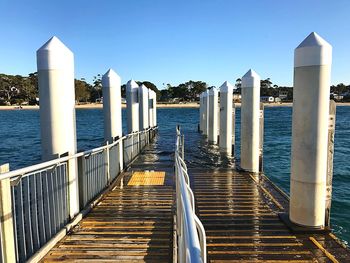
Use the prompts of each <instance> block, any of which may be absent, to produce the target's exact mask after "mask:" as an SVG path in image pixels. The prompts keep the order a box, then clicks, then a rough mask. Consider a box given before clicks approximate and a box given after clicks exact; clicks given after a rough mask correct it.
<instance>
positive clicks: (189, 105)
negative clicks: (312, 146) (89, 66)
mask: <svg viewBox="0 0 350 263" xmlns="http://www.w3.org/2000/svg"><path fill="white" fill-rule="evenodd" d="M264 105H265V107H292V106H293V103H292V102H286V103H264ZM235 106H236V108H240V107H241V103H235ZM337 106H350V102H340V103H337ZM125 107H126V104H122V108H125ZM75 108H76V109H102V108H103V104H96V103H90V104H78V105H75ZM157 108H159V109H164V108H168V109H171V108H174V109H176V108H199V103H181V104H179V103H177V104H173V103H158V104H157ZM0 110H39V106H22V108H19V106H15V105H12V106H0Z"/></svg>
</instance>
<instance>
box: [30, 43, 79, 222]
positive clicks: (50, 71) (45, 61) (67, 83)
mask: <svg viewBox="0 0 350 263" xmlns="http://www.w3.org/2000/svg"><path fill="white" fill-rule="evenodd" d="M37 67H38V86H39V98H40V127H41V146H42V147H41V148H42V159H43V160H45V161H46V160H52V159H55V158H57V157H58V156H59V155H60V154H63V153H66V152H68V154H69V155H74V154H75V153H76V152H77V141H76V119H75V92H74V90H75V89H74V54H73V53H72V51H70V50H69V49H68V48H67V47H66V46H65V45H64V44H63V43H62V42H61V41H60V40H59V39H58V38H57V37H53V38H51V39H50V40H49V41H48V42H46V43H45V44H44V45H43V46H42V47H41V48H40V49H39V50H38V51H37ZM68 179H69V180H68V181H69V183H68V185H69V186H68V189H69V215H70V217H71V218H73V217H74V216H75V215H76V214H77V213H78V212H79V187H78V170H77V161H76V159H71V160H69V161H68Z"/></svg>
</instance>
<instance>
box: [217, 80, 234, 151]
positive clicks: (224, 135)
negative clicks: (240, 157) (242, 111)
mask: <svg viewBox="0 0 350 263" xmlns="http://www.w3.org/2000/svg"><path fill="white" fill-rule="evenodd" d="M232 94H233V86H232V85H231V84H230V83H228V82H227V81H225V82H224V84H222V85H221V87H220V140H219V146H220V152H223V153H227V154H228V155H231V154H232V96H233V95H232Z"/></svg>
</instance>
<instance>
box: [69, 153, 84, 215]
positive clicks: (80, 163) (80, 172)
mask: <svg viewBox="0 0 350 263" xmlns="http://www.w3.org/2000/svg"><path fill="white" fill-rule="evenodd" d="M78 180H79V205H80V209H83V208H84V207H85V205H86V200H87V188H86V178H85V156H84V155H83V156H80V157H79V158H78ZM67 194H68V192H67Z"/></svg>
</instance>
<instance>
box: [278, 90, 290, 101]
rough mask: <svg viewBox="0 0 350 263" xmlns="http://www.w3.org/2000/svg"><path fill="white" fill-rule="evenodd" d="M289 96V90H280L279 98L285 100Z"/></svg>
mask: <svg viewBox="0 0 350 263" xmlns="http://www.w3.org/2000/svg"><path fill="white" fill-rule="evenodd" d="M287 97H288V91H280V92H279V94H278V98H280V99H281V100H285V99H287Z"/></svg>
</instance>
